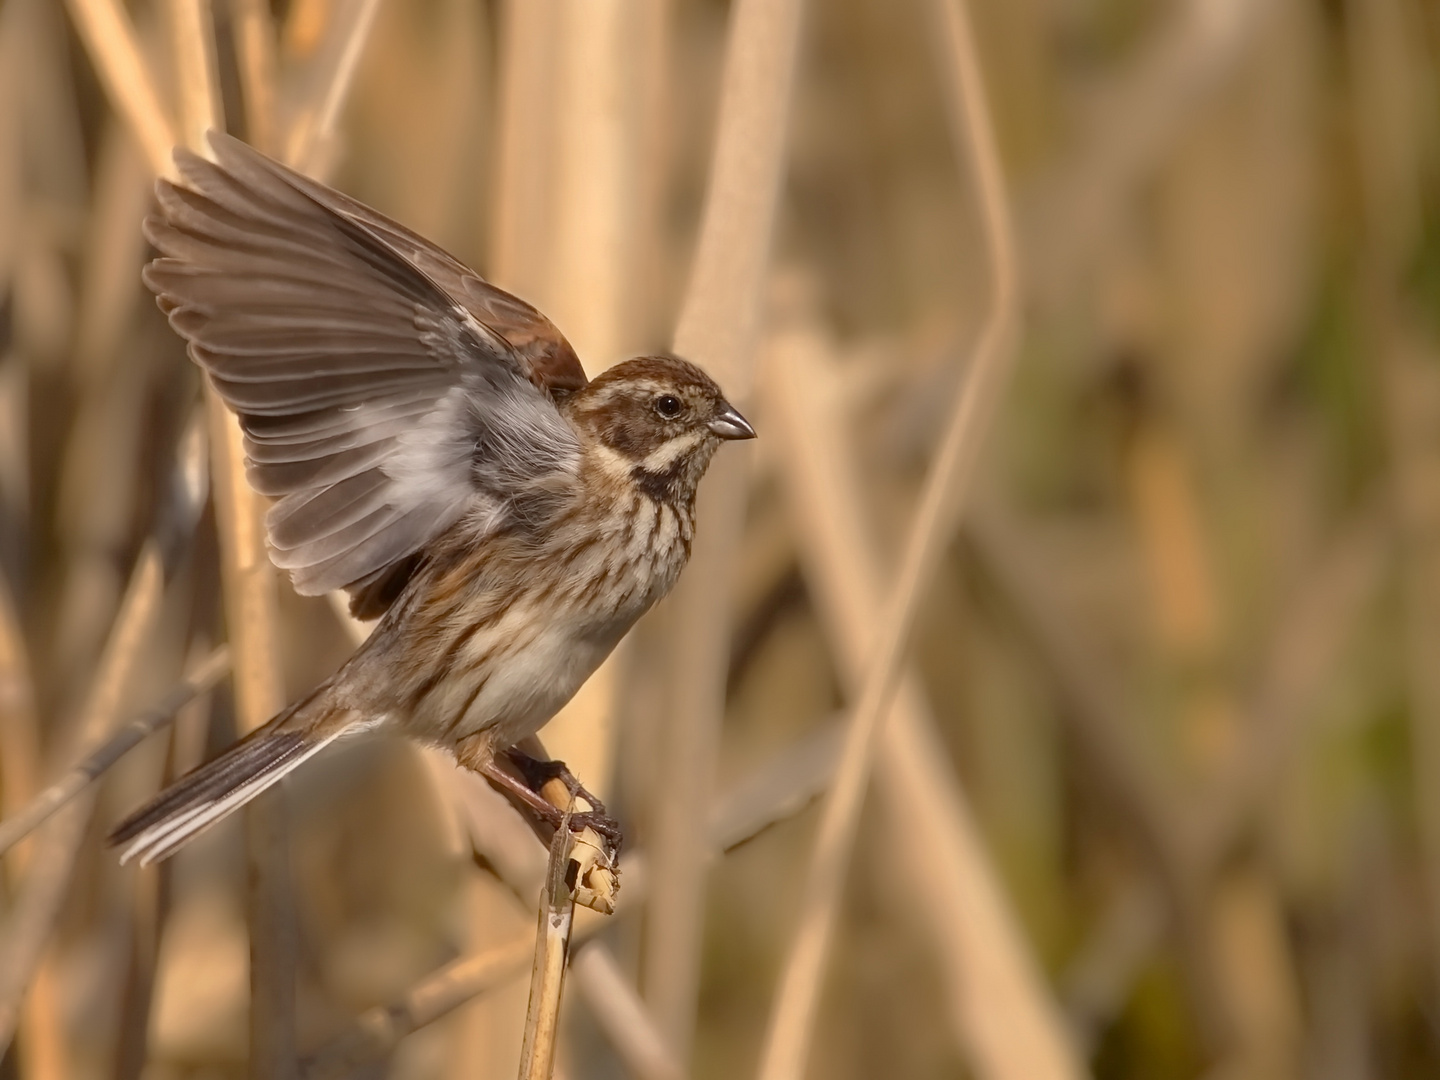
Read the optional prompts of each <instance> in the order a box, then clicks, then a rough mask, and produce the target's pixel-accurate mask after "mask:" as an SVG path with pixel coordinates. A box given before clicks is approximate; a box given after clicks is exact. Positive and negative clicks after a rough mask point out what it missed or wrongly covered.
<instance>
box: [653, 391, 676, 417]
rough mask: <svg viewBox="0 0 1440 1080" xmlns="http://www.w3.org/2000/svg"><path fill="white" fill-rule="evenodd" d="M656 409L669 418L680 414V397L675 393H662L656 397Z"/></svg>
mask: <svg viewBox="0 0 1440 1080" xmlns="http://www.w3.org/2000/svg"><path fill="white" fill-rule="evenodd" d="M655 411H656V412H657V413H659V414H660V415H661V416H663V417H665V419H667V420H673V419H675V417H677V416H679V415H680V399H679V398H677V397H676V396H675V395H674V394H661V395H660V396H659V397H658V398H656V399H655Z"/></svg>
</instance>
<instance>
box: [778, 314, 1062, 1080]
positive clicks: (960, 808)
mask: <svg viewBox="0 0 1440 1080" xmlns="http://www.w3.org/2000/svg"><path fill="white" fill-rule="evenodd" d="M771 351H772V358H771V362H770V365H769V368H768V372H767V378H766V379H765V380H764V381H763V383H762V389H763V391H764V403H765V406H766V415H767V416H771V417H773V418H774V420H775V421H776V428H777V430H778V431H779V432H780V433H781V434H782V436H783V438H782V442H781V444H780V448H779V449H780V453H779V454H778V455H777V458H776V460H777V461H779V462H781V463H782V469H781V475H782V480H783V481H784V482H785V485H786V494H787V500H788V501H789V502H790V503H791V504H792V505H793V506H794V507H795V510H796V515H797V526H798V527H799V531H800V535H801V552H802V557H803V560H804V564H805V569H806V575H807V580H808V581H809V582H810V584H811V590H812V595H814V596H815V597H816V598H817V600H818V602H819V605H820V608H821V613H822V615H823V616H824V620H825V624H826V628H827V631H828V634H829V636H830V638H831V640H832V642H833V645H832V648H833V650H834V652H835V653H836V655H837V657H838V659H839V661H840V667H841V671H842V673H843V674H844V676H845V677H846V681H847V683H848V685H849V686H850V688H851V689H852V690H853V689H855V688H856V687H858V685H859V684H860V682H861V680H862V679H863V678H864V676H865V674H866V663H865V662H866V658H867V657H868V656H870V655H871V648H872V643H873V639H874V633H875V631H874V628H875V626H876V623H877V620H878V618H879V616H880V613H881V606H882V598H883V595H884V593H883V588H882V585H881V582H882V581H883V579H884V575H883V574H882V573H881V570H880V564H879V560H878V559H877V558H876V556H875V552H874V548H873V545H872V543H871V539H872V538H871V537H870V536H869V534H868V530H867V514H866V507H865V505H864V503H865V500H864V497H863V495H862V493H861V491H860V487H859V483H858V481H857V470H856V468H855V464H856V454H855V453H854V451H853V449H852V447H851V445H850V442H851V440H850V437H849V436H848V435H846V432H847V431H849V430H851V429H852V428H853V423H852V418H851V417H850V416H849V415H848V413H847V412H846V411H845V409H844V403H843V401H842V400H841V398H840V395H839V394H838V393H837V388H838V385H839V382H840V380H839V377H838V375H837V372H836V367H835V365H834V364H833V363H827V362H826V357H827V355H828V354H830V353H832V350H830V349H828V348H827V346H826V344H825V342H824V340H823V338H822V337H821V336H820V334H819V332H818V331H816V330H814V329H811V328H806V327H804V326H802V327H800V328H797V329H796V330H793V331H790V332H788V333H785V334H783V335H781V336H780V337H779V338H778V339H777V340H776V341H775V342H774V344H773V346H772V350H771ZM877 754H878V757H877V762H876V768H877V782H878V784H879V788H880V795H881V798H882V805H883V806H884V807H885V808H886V809H887V811H888V812H887V814H886V823H887V829H888V837H889V839H888V840H887V846H888V847H889V849H890V850H892V851H893V852H894V853H895V858H896V861H897V864H898V865H899V867H900V868H901V870H902V872H903V873H904V874H905V880H906V885H907V890H906V891H907V894H908V895H909V896H911V897H912V898H913V900H914V902H915V905H916V907H917V909H918V914H919V916H920V925H921V928H922V932H923V933H924V935H925V938H926V941H927V944H928V945H930V946H932V947H933V948H934V949H935V950H936V955H937V960H938V961H939V964H940V970H939V974H940V976H941V978H942V980H943V981H944V984H945V987H946V989H947V991H948V994H947V1006H948V1008H947V1012H948V1015H949V1017H950V1019H951V1022H952V1025H953V1027H954V1030H955V1033H956V1035H957V1037H958V1041H959V1043H960V1049H961V1052H962V1053H963V1054H964V1056H965V1057H966V1058H967V1059H968V1060H969V1061H970V1063H971V1065H972V1067H973V1068H974V1070H975V1073H976V1075H978V1076H981V1077H985V1078H990V1080H1000V1078H1004V1080H1030V1078H1036V1080H1038V1078H1042V1077H1045V1078H1052V1077H1053V1078H1068V1077H1076V1076H1080V1075H1082V1074H1083V1072H1084V1069H1083V1066H1082V1064H1081V1061H1080V1058H1079V1055H1078V1054H1077V1052H1076V1051H1075V1048H1074V1047H1073V1046H1072V1045H1071V1042H1070V1038H1069V1036H1068V1033H1067V1032H1066V1031H1065V1030H1064V1027H1063V1024H1062V1022H1061V1020H1060V1017H1059V1016H1058V1015H1057V1010H1056V1009H1055V1006H1054V1003H1053V1001H1052V1000H1051V996H1050V993H1049V989H1048V987H1046V985H1045V982H1044V978H1043V975H1042V973H1041V972H1040V971H1039V970H1038V967H1037V965H1036V962H1035V959H1034V957H1033V956H1032V955H1031V954H1030V949H1029V946H1028V944H1027V943H1026V941H1025V939H1024V934H1023V932H1022V931H1021V929H1020V928H1019V927H1018V926H1017V925H1016V922H1015V919H1014V916H1013V914H1012V913H1011V910H1010V908H1009V905H1008V903H1007V900H1006V897H1005V894H1004V889H1003V887H1002V886H1001V883H1000V882H999V880H998V877H997V875H996V873H995V871H994V869H993V868H992V867H991V865H990V861H989V858H988V856H987V855H986V853H985V850H984V845H983V843H982V842H981V840H980V837H979V835H978V830H977V829H976V827H975V825H974V823H973V822H972V820H971V816H970V811H969V808H968V807H967V805H966V802H965V799H964V796H963V793H962V792H961V790H960V787H959V784H958V781H957V780H956V778H955V776H954V773H953V771H952V770H951V769H949V768H947V767H946V766H945V764H944V763H945V761H946V760H947V759H948V754H947V753H946V751H945V749H944V745H943V742H942V740H941V738H940V735H939V732H938V731H937V729H936V726H935V722H934V720H933V718H932V717H931V716H930V715H929V711H928V709H927V707H926V704H925V701H924V696H923V692H922V690H921V686H920V683H919V681H918V678H917V677H916V676H915V675H914V674H913V673H908V672H907V673H906V675H905V676H904V678H903V680H902V682H901V685H900V689H899V691H898V693H897V694H896V698H895V702H894V704H893V705H892V706H891V708H890V710H889V715H888V717H887V718H886V719H885V724H884V729H883V733H882V736H881V741H880V744H879V747H878V748H877Z"/></svg>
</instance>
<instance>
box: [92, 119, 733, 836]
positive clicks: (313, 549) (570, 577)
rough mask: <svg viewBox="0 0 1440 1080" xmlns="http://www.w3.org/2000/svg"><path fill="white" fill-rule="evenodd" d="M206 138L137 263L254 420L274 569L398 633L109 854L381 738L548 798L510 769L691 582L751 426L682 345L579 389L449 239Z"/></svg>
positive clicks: (250, 433)
mask: <svg viewBox="0 0 1440 1080" xmlns="http://www.w3.org/2000/svg"><path fill="white" fill-rule="evenodd" d="M209 145H210V151H211V154H210V156H209V157H202V156H201V155H199V154H196V153H193V152H191V151H188V150H186V149H184V148H177V149H176V151H175V164H176V170H177V174H178V180H176V181H172V180H168V179H164V178H162V179H160V180H157V182H156V186H155V199H156V202H155V209H154V210H153V211H152V212H151V213H150V214H149V215H148V216H147V217H146V218H145V221H144V233H145V236H146V238H147V239H148V240H149V242H150V244H151V245H152V246H153V248H154V249H155V251H156V253H157V254H156V257H155V258H154V259H153V260H152V261H150V262H149V263H148V264H147V265H146V267H145V268H144V270H143V271H142V278H143V280H144V282H145V284H146V286H148V288H149V289H150V290H151V291H152V292H153V293H154V294H155V296H156V301H157V303H158V305H159V307H160V310H161V311H162V312H163V313H164V314H165V315H166V316H167V318H168V319H169V322H170V325H171V327H172V328H173V329H174V330H175V331H176V332H177V333H178V334H179V335H180V337H182V338H183V339H184V340H185V341H186V342H187V346H188V352H189V355H190V357H191V359H193V360H194V361H195V363H196V364H198V365H199V367H200V368H201V369H203V371H204V372H205V375H206V376H207V377H208V379H209V381H210V384H211V385H212V386H213V387H214V389H215V391H216V393H217V394H218V395H219V397H220V398H221V399H222V400H223V401H224V403H225V404H226V405H227V406H228V407H229V408H230V409H231V410H233V411H234V413H235V415H236V416H237V417H238V419H239V424H240V427H241V430H242V432H243V435H244V445H245V452H246V476H247V478H248V481H249V483H250V485H251V486H252V487H253V488H254V489H255V491H257V492H258V493H259V494H261V495H263V496H268V497H270V498H273V499H274V500H275V502H274V503H273V504H272V505H271V506H270V508H269V510H268V512H267V514H266V532H267V540H268V547H269V551H270V557H271V559H272V561H273V562H274V563H275V565H276V566H277V567H279V568H280V569H282V570H285V571H287V572H288V574H289V576H290V580H291V583H292V585H293V587H294V588H295V590H296V591H297V592H298V593H300V594H302V595H319V594H322V593H327V592H330V591H332V590H336V589H345V590H346V591H347V592H348V593H349V596H350V610H351V612H352V614H353V615H355V616H356V617H357V618H361V619H378V620H379V621H378V623H377V624H376V626H375V629H374V631H373V632H372V633H371V635H370V636H369V637H368V638H367V639H366V641H365V642H364V643H363V644H361V645H360V646H359V647H358V649H357V650H356V652H355V653H354V654H353V655H352V656H351V657H350V658H349V659H348V660H347V661H346V662H345V663H344V664H343V665H342V666H341V667H340V668H339V669H338V670H337V671H336V672H335V673H334V675H332V676H331V677H330V678H328V679H325V680H324V681H323V682H321V683H320V685H318V686H317V687H315V688H314V689H313V690H312V691H311V692H310V693H308V694H306V695H304V696H303V697H301V698H300V699H299V700H297V701H295V702H294V703H293V704H291V705H289V706H287V707H286V708H285V709H283V710H282V711H280V712H279V713H278V714H277V715H276V716H275V717H273V718H272V719H271V720H270V721H269V722H267V723H266V724H264V725H263V726H261V727H260V728H258V729H256V730H255V731H253V732H251V733H250V734H249V735H247V736H245V737H244V738H243V739H241V740H240V741H239V742H237V743H236V744H234V745H233V746H232V747H231V748H229V749H228V750H226V751H224V752H222V753H221V754H220V755H219V756H218V757H216V758H215V759H213V760H212V761H210V762H209V763H207V764H204V765H202V766H200V767H199V768H197V769H195V770H194V771H192V772H190V773H188V774H187V775H185V776H183V777H181V778H180V779H179V780H177V781H176V782H175V783H174V784H172V785H171V786H170V787H169V788H167V789H166V790H164V791H162V792H161V793H160V794H159V795H158V796H157V797H155V798H154V799H153V800H152V801H151V802H150V803H148V804H147V805H145V806H143V807H141V808H140V809H139V810H137V811H136V812H135V813H133V814H132V815H130V816H129V817H128V818H126V819H125V820H124V821H122V822H121V823H120V824H119V825H118V826H117V827H116V828H115V829H114V830H113V832H112V833H111V834H110V837H109V841H110V843H111V844H112V845H114V846H118V847H120V848H121V849H122V850H121V860H122V861H128V860H130V859H138V860H139V862H140V863H141V864H146V863H150V862H154V861H156V860H159V859H163V858H166V857H168V856H169V855H171V854H173V853H174V852H175V851H177V850H178V849H179V848H180V847H182V846H183V845H184V844H186V843H187V842H189V841H190V840H191V839H193V838H194V837H195V836H196V835H198V834H199V833H201V832H202V831H204V830H205V829H207V828H209V827H210V826H212V825H214V824H215V823H216V822H218V821H220V820H221V819H223V818H224V817H226V816H227V815H229V814H231V813H233V812H234V811H235V810H237V809H239V808H240V807H241V806H243V805H244V804H245V803H247V802H248V801H250V800H251V799H253V798H255V797H256V796H257V795H259V794H260V793H261V792H263V791H265V790H266V789H268V788H270V787H272V786H273V785H275V784H276V783H277V782H279V781H280V780H281V779H282V778H283V777H285V776H287V775H289V774H291V773H292V772H293V771H294V770H296V769H297V768H299V767H300V766H301V765H302V764H304V763H305V762H306V761H308V760H310V759H311V758H313V757H314V756H315V755H316V754H319V753H320V752H322V751H323V750H325V749H326V748H327V747H329V746H331V745H332V744H334V743H336V742H338V741H340V740H342V739H346V738H348V737H351V736H356V735H361V734H364V733H369V732H376V731H379V732H389V733H395V734H400V735H404V736H407V737H409V738H411V739H414V740H416V741H418V742H420V743H423V744H428V745H432V746H437V747H440V748H442V749H445V750H448V751H450V752H451V753H452V754H453V755H454V756H455V758H456V760H457V762H458V763H459V764H460V765H462V766H465V767H467V768H470V769H473V770H474V771H476V772H479V773H480V774H482V775H484V776H486V777H488V778H490V779H491V780H492V781H493V782H495V783H497V784H499V785H501V786H503V787H505V788H507V789H510V790H512V791H514V792H515V794H516V796H517V797H518V798H520V799H522V800H523V801H525V802H527V803H529V804H530V805H532V806H533V807H534V808H535V809H536V810H537V812H543V811H545V810H547V809H548V811H549V812H550V813H552V814H556V813H557V812H556V811H555V810H554V808H553V807H550V805H549V804H548V803H545V802H543V801H541V800H539V798H538V796H536V795H535V794H534V792H533V791H532V790H530V788H528V787H527V786H526V785H523V784H521V783H520V782H519V781H517V780H516V779H515V777H514V776H513V775H511V773H510V772H507V771H506V770H505V769H504V767H503V765H502V764H501V763H500V760H499V759H500V757H501V756H503V755H505V754H512V753H516V752H515V751H514V750H513V748H514V747H515V745H516V744H517V743H521V742H522V740H525V739H527V738H528V737H530V736H533V735H534V734H535V733H536V732H537V731H538V730H539V729H540V728H541V727H542V726H543V725H544V724H545V723H546V722H547V721H549V720H550V719H551V717H553V716H554V715H555V713H556V712H557V711H558V710H559V709H560V708H561V706H563V705H564V704H565V703H566V702H567V701H568V700H569V699H570V698H571V697H572V696H573V695H574V694H575V693H576V691H577V690H578V689H579V688H580V686H581V685H582V684H583V683H584V682H585V680H586V679H587V678H588V677H589V676H590V675H591V673H593V672H594V671H595V669H596V668H597V667H598V666H599V665H600V663H601V662H602V661H603V660H604V659H605V657H606V656H608V655H609V654H610V652H611V651H612V650H613V649H614V648H615V646H616V645H617V644H618V642H619V641H620V639H621V638H622V637H623V636H624V635H625V633H626V632H627V631H628V630H629V629H630V628H631V626H633V625H634V623H635V622H636V620H637V619H639V618H640V616H641V615H643V614H644V613H645V612H646V611H647V610H649V609H650V608H651V607H652V606H653V605H654V604H655V603H656V601H658V600H659V599H660V598H661V597H663V596H664V595H665V594H666V593H668V592H669V591H670V589H671V588H672V586H674V584H675V582H676V579H677V578H678V577H679V575H680V572H681V570H682V569H683V568H684V566H685V564H686V562H687V560H688V559H689V555H690V548H691V543H692V541H693V539H694V535H695V496H696V490H697V486H698V485H699V483H700V480H701V477H702V476H703V475H704V474H705V471H706V469H707V467H708V466H709V464H710V461H711V458H712V456H713V455H714V453H715V452H716V450H717V449H718V447H719V446H720V445H721V444H722V443H724V442H727V441H731V440H742V439H751V438H754V437H755V430H754V428H753V427H751V425H750V424H749V422H748V421H746V419H745V418H744V417H743V416H742V415H741V414H740V412H739V411H738V410H737V409H736V408H735V407H734V406H733V405H731V404H730V402H729V401H727V400H726V398H725V396H724V394H723V393H722V392H721V389H720V387H719V386H718V385H717V384H716V383H715V381H714V380H713V379H712V378H710V376H709V375H707V374H706V373H705V372H704V371H703V370H702V369H701V368H699V367H698V366H696V365H695V364H692V363H689V362H688V361H686V360H683V359H680V358H678V357H675V356H670V355H656V356H642V357H637V358H635V359H631V360H627V361H624V362H622V363H619V364H616V365H615V366H613V367H611V368H609V369H608V370H606V371H604V372H602V373H601V374H599V375H598V376H597V377H596V378H594V379H589V378H587V377H586V374H585V370H584V368H583V367H582V366H581V363H580V360H579V358H578V357H577V355H576V353H575V350H574V349H573V348H572V347H571V346H570V344H569V343H568V342H567V341H566V340H565V338H564V337H563V335H561V333H560V332H559V330H557V329H556V327H555V326H554V324H552V323H551V322H550V320H549V319H547V318H546V317H545V316H544V315H542V314H541V313H540V312H539V311H537V310H536V309H535V308H534V307H532V306H531V305H530V304H528V303H526V302H525V301H523V300H521V299H519V298H518V297H516V296H512V295H510V294H509V293H506V292H504V291H502V290H501V289H498V288H496V287H495V286H494V285H492V284H490V283H489V282H487V281H485V280H484V279H483V278H482V277H481V276H480V275H479V274H477V273H476V272H474V271H473V270H470V269H469V268H467V267H466V266H464V265H463V264H462V263H460V262H459V261H458V260H456V259H455V258H454V257H452V256H451V255H449V254H447V253H446V252H444V251H442V250H441V249H440V248H439V247H437V246H436V245H434V244H432V243H430V242H429V241H427V240H425V239H424V238H422V237H420V236H419V235H417V234H416V233H414V232H412V231H410V230H409V229H407V228H405V227H404V226H402V225H400V224H398V223H397V222H395V221H392V220H391V219H389V218H387V217H385V216H384V215H382V214H380V213H378V212H377V211H375V210H372V209H371V208H369V207H367V206H365V205H363V204H362V203H360V202H357V201H356V200H354V199H351V198H349V197H348V196H346V195H344V194H342V193H341V192H339V191H336V190H334V189H333V188H330V187H328V186H327V185H325V184H322V183H320V182H319V181H316V180H313V179H310V178H308V177H306V176H304V175H302V174H300V173H298V172H295V171H293V170H291V169H289V168H287V167H286V166H284V165H282V164H280V163H279V162H277V161H274V160H272V159H271V158H269V157H267V156H265V155H264V154H262V153H260V152H259V151H257V150H255V149H253V148H252V147H250V146H248V145H246V144H245V143H244V142H242V141H240V140H238V139H236V138H234V137H232V136H229V135H225V134H221V133H215V132H212V133H210V135H209ZM520 757H523V756H520ZM582 790H583V789H582ZM586 796H587V799H588V793H586ZM589 801H591V803H592V805H593V806H595V807H596V808H597V809H600V810H602V812H603V808H602V807H601V806H600V804H599V802H598V800H593V799H591V800H589ZM557 821H558V819H557Z"/></svg>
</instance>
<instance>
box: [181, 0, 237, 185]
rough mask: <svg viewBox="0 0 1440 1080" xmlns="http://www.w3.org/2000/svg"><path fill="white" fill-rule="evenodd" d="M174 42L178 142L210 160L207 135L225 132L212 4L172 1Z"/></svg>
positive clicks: (192, 0) (198, 1)
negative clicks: (178, 103) (177, 94)
mask: <svg viewBox="0 0 1440 1080" xmlns="http://www.w3.org/2000/svg"><path fill="white" fill-rule="evenodd" d="M168 13H169V17H170V33H171V36H172V37H173V38H174V47H175V48H174V55H175V82H176V89H177V91H178V93H179V96H180V127H179V130H178V134H179V136H180V139H179V141H180V142H183V143H184V144H185V145H186V146H188V147H189V148H190V149H191V150H193V151H195V153H197V154H200V155H202V156H204V157H209V156H210V146H209V143H207V142H206V141H205V133H206V132H207V131H211V130H214V131H224V130H225V109H224V105H223V103H222V102H221V100H220V74H219V69H218V67H217V63H216V58H215V23H214V19H213V18H212V15H211V11H210V3H209V0H169V4H168Z"/></svg>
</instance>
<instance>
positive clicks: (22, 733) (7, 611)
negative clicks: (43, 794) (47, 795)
mask: <svg viewBox="0 0 1440 1080" xmlns="http://www.w3.org/2000/svg"><path fill="white" fill-rule="evenodd" d="M0 717H3V718H4V720H3V722H0V806H3V807H4V810H5V817H6V820H7V822H8V821H9V819H10V818H12V817H13V816H14V815H16V814H19V813H21V811H22V810H23V809H24V808H25V806H26V804H27V803H28V802H29V801H30V799H31V798H33V796H34V792H35V790H36V788H38V787H39V786H40V720H39V716H38V715H37V713H36V710H35V685H34V683H33V682H32V680H31V676H30V657H29V654H28V652H27V650H26V648H25V635H24V631H23V628H22V627H21V625H20V612H19V610H18V609H17V607H16V605H15V600H14V597H13V596H12V595H11V593H10V584H9V582H8V581H7V580H6V579H5V576H4V574H3V573H0ZM9 847H10V845H9V844H5V845H4V846H3V847H0V851H4V850H7V849H8V848H9ZM17 854H20V853H18V852H17ZM6 865H7V867H8V868H9V869H10V870H18V869H19V861H18V860H16V859H11V860H9V861H8V862H7V864H6Z"/></svg>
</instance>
